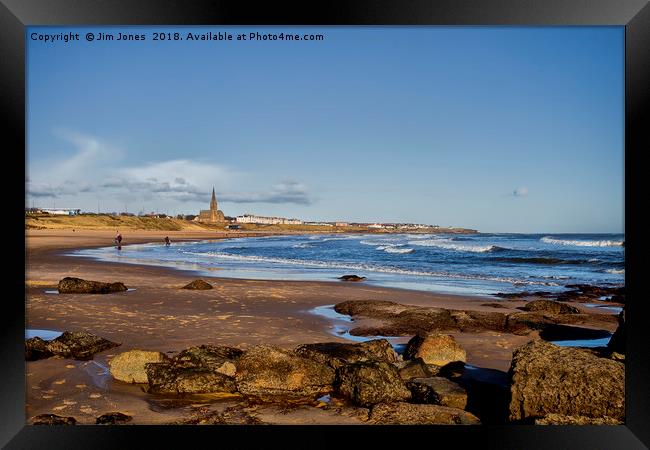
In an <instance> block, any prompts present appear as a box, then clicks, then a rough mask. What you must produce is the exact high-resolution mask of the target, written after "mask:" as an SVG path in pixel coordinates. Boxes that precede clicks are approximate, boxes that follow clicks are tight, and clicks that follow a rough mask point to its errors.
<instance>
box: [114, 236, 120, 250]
mask: <svg viewBox="0 0 650 450" xmlns="http://www.w3.org/2000/svg"><path fill="white" fill-rule="evenodd" d="M115 241H116V242H117V247H118V250H119V248H120V247H121V246H122V235H121V234H120V233H117V236H115Z"/></svg>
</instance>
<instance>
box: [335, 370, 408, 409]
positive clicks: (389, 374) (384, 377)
mask: <svg viewBox="0 0 650 450" xmlns="http://www.w3.org/2000/svg"><path fill="white" fill-rule="evenodd" d="M334 387H335V389H336V391H337V392H338V393H339V394H340V395H343V396H345V397H347V398H349V399H350V400H352V402H353V403H354V404H355V405H358V406H364V407H367V406H370V405H374V404H376V403H382V402H395V401H401V400H408V399H410V398H411V392H410V391H409V390H408V389H407V388H406V385H405V384H404V382H403V381H402V379H401V378H400V376H399V372H398V371H397V368H396V367H395V366H394V365H393V364H389V363H387V362H384V361H360V362H356V363H353V364H350V365H347V366H343V367H341V368H339V369H338V370H337V371H336V381H335V382H334Z"/></svg>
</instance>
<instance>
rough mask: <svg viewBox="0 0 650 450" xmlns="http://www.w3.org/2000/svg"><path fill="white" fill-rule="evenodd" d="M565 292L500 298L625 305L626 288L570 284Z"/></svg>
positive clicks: (520, 293)
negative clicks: (546, 299)
mask: <svg viewBox="0 0 650 450" xmlns="http://www.w3.org/2000/svg"><path fill="white" fill-rule="evenodd" d="M566 288H567V290H566V291H564V292H550V291H523V292H499V293H496V294H494V295H495V296H497V297H500V298H509V299H513V300H522V299H529V298H548V299H553V300H558V301H561V302H590V301H594V300H599V299H600V298H603V297H604V298H609V299H610V301H612V302H617V303H625V286H592V285H589V284H568V285H566Z"/></svg>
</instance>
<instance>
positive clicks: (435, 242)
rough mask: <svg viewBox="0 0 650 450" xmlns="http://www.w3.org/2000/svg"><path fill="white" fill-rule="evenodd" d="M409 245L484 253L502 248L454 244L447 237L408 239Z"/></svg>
mask: <svg viewBox="0 0 650 450" xmlns="http://www.w3.org/2000/svg"><path fill="white" fill-rule="evenodd" d="M408 244H409V245H419V246H422V247H438V248H442V249H445V250H455V251H458V252H472V253H486V252H491V251H494V250H499V249H502V247H499V246H497V245H468V244H454V243H453V242H451V241H449V240H447V239H425V240H419V241H409V242H408Z"/></svg>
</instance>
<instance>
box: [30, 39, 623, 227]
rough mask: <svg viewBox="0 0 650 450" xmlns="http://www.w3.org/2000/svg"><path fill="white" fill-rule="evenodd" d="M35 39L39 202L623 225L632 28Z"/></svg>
mask: <svg viewBox="0 0 650 450" xmlns="http://www.w3.org/2000/svg"><path fill="white" fill-rule="evenodd" d="M161 30H162V31H165V32H174V31H179V32H180V33H181V35H182V36H183V37H185V36H186V34H187V32H190V31H192V32H194V33H196V32H209V31H212V32H218V31H229V32H231V33H232V34H234V35H236V34H237V33H249V32H251V31H260V32H271V33H276V34H277V33H280V32H285V33H287V32H292V33H293V32H297V33H301V34H302V33H315V34H316V33H318V34H322V35H323V36H324V40H323V41H307V42H288V41H280V40H278V41H264V42H251V41H239V42H238V41H230V42H223V41H203V42H189V41H186V40H183V41H177V42H173V41H165V42H160V41H157V42H156V41H152V40H151V36H152V34H151V33H152V32H153V31H161ZM69 31H72V32H78V33H80V36H81V41H79V42H69V43H67V44H66V43H62V42H56V43H44V42H42V41H33V40H31V39H30V36H31V33H32V32H37V33H44V34H55V33H59V32H69ZM88 31H93V32H97V31H102V32H105V33H112V34H115V35H117V33H119V32H122V33H132V34H143V33H146V38H147V40H145V41H128V42H123V41H112V42H105V41H104V42H101V41H97V40H96V41H93V42H87V41H86V40H85V39H84V36H85V34H86V32H88ZM27 44H28V45H27V47H28V54H27V60H28V67H27V69H28V86H27V89H28V130H27V133H28V149H27V164H28V171H27V172H28V173H27V180H28V181H27V187H28V197H27V200H26V202H27V203H28V204H29V206H31V205H32V204H34V205H36V206H43V207H51V206H54V205H55V206H57V207H78V208H82V209H84V210H90V211H96V210H97V207H98V204H99V207H100V209H101V211H123V210H124V209H125V208H126V209H127V210H128V211H130V212H139V211H140V210H141V209H144V210H145V211H147V212H148V211H154V210H155V211H160V212H167V213H170V214H171V213H176V214H178V213H194V214H196V213H197V211H198V210H199V209H201V208H207V206H208V203H209V199H210V198H209V195H210V191H211V189H212V186H213V185H214V187H215V188H216V191H217V198H218V199H219V203H220V208H221V209H222V210H223V211H224V212H225V214H226V215H238V214H242V213H247V212H250V213H257V214H265V215H278V216H285V217H298V218H302V219H306V220H350V221H385V222H418V223H431V224H438V225H441V226H449V225H451V226H461V227H471V228H476V229H479V230H480V231H486V232H555V233H560V232H622V231H623V225H624V224H623V214H624V211H623V204H624V191H623V180H624V134H623V129H624V128H623V125H624V109H623V107H624V78H623V77H624V29H623V28H622V27H591V28H571V27H568V28H552V27H545V28H542V27H540V28H507V27H495V28H492V27H477V28H474V27H456V28H454V27H451V28H449V27H351V28H343V27H322V28H312V27H309V28H308V27H266V28H264V27H220V28H215V27H194V28H169V27H165V28H162V29H161V28H139V27H138V28H136V27H111V28H101V29H99V28H93V29H91V28H51V27H32V28H30V29H29V30H28V32H27Z"/></svg>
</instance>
